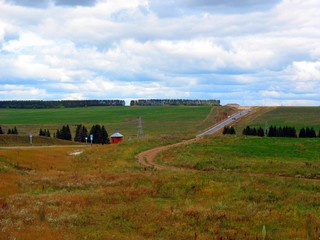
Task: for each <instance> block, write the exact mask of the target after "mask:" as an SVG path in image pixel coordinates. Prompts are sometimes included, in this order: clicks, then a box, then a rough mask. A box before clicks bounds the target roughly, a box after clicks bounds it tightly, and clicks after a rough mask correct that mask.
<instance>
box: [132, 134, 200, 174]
mask: <svg viewBox="0 0 320 240" xmlns="http://www.w3.org/2000/svg"><path fill="white" fill-rule="evenodd" d="M198 140H199V138H193V139H190V140H186V141H183V142H179V143H175V144H171V145H167V146H161V147H157V148H153V149H150V150H147V151H144V152H141V153H139V154H138V155H137V156H136V157H137V159H138V162H139V163H140V164H141V165H142V166H143V167H145V168H154V169H157V170H181V169H180V168H176V167H172V166H163V165H159V164H157V163H155V162H154V160H155V158H156V156H157V155H158V153H160V152H162V151H165V150H167V149H169V148H172V147H178V146H181V145H185V144H191V143H193V142H195V141H198Z"/></svg>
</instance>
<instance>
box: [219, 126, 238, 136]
mask: <svg viewBox="0 0 320 240" xmlns="http://www.w3.org/2000/svg"><path fill="white" fill-rule="evenodd" d="M222 134H223V135H225V134H231V135H234V134H236V130H235V129H234V127H233V126H231V127H229V126H225V127H224V128H223V132H222Z"/></svg>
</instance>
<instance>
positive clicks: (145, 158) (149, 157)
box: [136, 108, 251, 170]
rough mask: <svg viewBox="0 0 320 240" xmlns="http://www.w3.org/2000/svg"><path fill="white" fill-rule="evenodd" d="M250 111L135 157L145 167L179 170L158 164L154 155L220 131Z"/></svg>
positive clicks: (249, 110) (244, 111) (238, 113)
mask: <svg viewBox="0 0 320 240" xmlns="http://www.w3.org/2000/svg"><path fill="white" fill-rule="evenodd" d="M250 112H251V109H250V108H248V109H245V110H243V111H240V112H237V113H235V114H233V115H232V116H230V117H229V118H227V119H226V120H223V121H221V122H219V123H217V124H216V125H214V126H212V127H211V128H209V129H208V130H206V131H204V132H203V133H201V134H198V135H197V136H196V137H195V138H192V139H189V140H185V141H182V142H178V143H175V144H171V145H166V146H160V147H156V148H153V149H150V150H147V151H143V152H141V153H139V154H138V155H137V156H136V158H137V159H138V162H139V163H140V164H141V165H142V166H143V167H144V168H145V169H146V168H154V169H156V170H180V168H176V167H173V166H165V165H159V164H157V163H156V162H155V158H156V156H157V155H158V154H159V153H160V152H162V151H165V150H167V149H170V148H173V147H178V146H181V145H185V144H191V143H194V142H196V141H198V140H199V139H201V138H202V137H204V136H208V135H212V134H214V133H216V132H218V131H220V130H221V129H222V128H224V127H225V126H227V125H229V124H230V123H233V122H235V121H237V120H239V119H241V118H243V117H245V116H247V115H248V114H249V113H250Z"/></svg>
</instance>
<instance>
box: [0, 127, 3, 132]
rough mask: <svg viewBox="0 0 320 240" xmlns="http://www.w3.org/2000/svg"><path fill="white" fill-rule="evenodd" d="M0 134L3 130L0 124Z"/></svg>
mask: <svg viewBox="0 0 320 240" xmlns="http://www.w3.org/2000/svg"><path fill="white" fill-rule="evenodd" d="M0 134H3V131H2V128H1V126H0Z"/></svg>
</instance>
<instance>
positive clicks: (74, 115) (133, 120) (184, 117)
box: [0, 106, 232, 137]
mask: <svg viewBox="0 0 320 240" xmlns="http://www.w3.org/2000/svg"><path fill="white" fill-rule="evenodd" d="M217 108H218V107H213V110H214V111H213V114H211V115H212V118H210V115H209V113H210V110H211V107H208V106H203V107H202V106H201V107H189V106H177V107H87V108H61V109H0V125H1V126H2V127H3V128H4V130H6V127H12V126H17V128H18V130H19V132H20V133H21V134H29V133H33V134H38V132H39V129H40V128H46V129H49V130H50V131H51V133H53V132H54V131H55V130H56V129H57V128H60V127H61V126H62V125H63V124H69V125H70V126H71V128H72V130H74V129H75V126H76V124H84V125H86V126H87V127H89V128H90V127H91V126H92V125H93V124H103V125H105V127H106V129H107V131H108V132H110V133H113V132H114V131H115V130H119V131H120V132H122V133H123V134H124V135H125V136H127V137H128V136H135V135H136V134H137V126H138V118H139V117H142V120H143V127H144V132H145V134H146V135H154V134H170V133H172V134H182V133H183V134H190V133H195V132H197V131H199V130H201V129H203V128H205V127H207V126H209V125H212V124H213V123H214V121H215V119H214V116H213V115H214V114H215V112H216V109H217ZM225 109H226V110H225V111H227V112H230V111H232V110H230V109H228V108H225ZM211 112H212V111H211ZM208 115H209V118H208V119H207V121H203V120H204V119H206V117H207V116H208Z"/></svg>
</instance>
